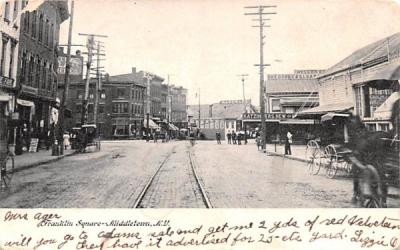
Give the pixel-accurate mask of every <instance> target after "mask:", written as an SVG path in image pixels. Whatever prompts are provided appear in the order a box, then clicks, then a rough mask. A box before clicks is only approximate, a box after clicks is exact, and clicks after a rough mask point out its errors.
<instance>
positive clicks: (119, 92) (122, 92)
mask: <svg viewBox="0 0 400 250" xmlns="http://www.w3.org/2000/svg"><path fill="white" fill-rule="evenodd" d="M124 96H125V89H121V88H118V89H117V98H124Z"/></svg>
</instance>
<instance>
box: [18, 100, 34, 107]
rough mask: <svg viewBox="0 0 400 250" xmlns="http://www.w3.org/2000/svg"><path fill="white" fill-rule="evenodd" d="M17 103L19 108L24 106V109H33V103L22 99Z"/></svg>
mask: <svg viewBox="0 0 400 250" xmlns="http://www.w3.org/2000/svg"><path fill="white" fill-rule="evenodd" d="M17 103H18V104H19V105H21V106H26V107H33V106H35V103H33V102H31V101H27V100H22V99H17Z"/></svg>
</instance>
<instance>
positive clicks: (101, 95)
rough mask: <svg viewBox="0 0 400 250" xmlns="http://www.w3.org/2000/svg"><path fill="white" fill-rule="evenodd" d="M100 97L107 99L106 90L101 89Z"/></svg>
mask: <svg viewBox="0 0 400 250" xmlns="http://www.w3.org/2000/svg"><path fill="white" fill-rule="evenodd" d="M100 98H101V99H106V92H105V91H104V90H102V91H101V93H100Z"/></svg>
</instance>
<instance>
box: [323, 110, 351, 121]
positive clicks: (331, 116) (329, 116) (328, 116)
mask: <svg viewBox="0 0 400 250" xmlns="http://www.w3.org/2000/svg"><path fill="white" fill-rule="evenodd" d="M349 116H350V114H343V113H333V112H329V113H327V114H325V115H323V116H321V122H326V121H331V120H333V119H334V118H335V117H343V118H347V117H349Z"/></svg>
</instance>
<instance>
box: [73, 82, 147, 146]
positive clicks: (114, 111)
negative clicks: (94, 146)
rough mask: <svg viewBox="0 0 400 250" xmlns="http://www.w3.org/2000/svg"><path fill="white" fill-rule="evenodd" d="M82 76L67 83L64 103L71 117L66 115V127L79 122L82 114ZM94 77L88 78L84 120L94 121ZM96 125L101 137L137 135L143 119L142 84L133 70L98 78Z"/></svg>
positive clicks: (138, 135)
mask: <svg viewBox="0 0 400 250" xmlns="http://www.w3.org/2000/svg"><path fill="white" fill-rule="evenodd" d="M84 82H85V81H84V80H81V81H80V82H72V83H71V85H70V90H69V95H68V101H67V106H68V108H69V109H71V111H72V114H73V115H72V118H70V119H67V126H66V128H69V129H71V128H72V127H74V126H79V125H80V122H81V116H82V113H81V112H82V101H83V98H84V93H85V84H84ZM95 86H96V80H95V79H93V80H91V81H90V88H89V98H88V119H87V122H88V123H93V122H94V118H93V117H94V104H95V103H94V101H95ZM101 86H102V87H101V90H99V98H98V100H99V103H98V109H97V111H98V114H97V126H98V130H99V133H100V135H101V136H102V137H103V138H128V137H129V138H140V136H141V134H142V133H141V131H142V128H143V119H144V109H143V107H144V100H145V90H146V88H145V87H144V86H143V85H141V84H139V83H137V82H136V78H135V76H134V75H133V74H123V75H115V76H108V75H106V77H105V78H103V79H102V80H101Z"/></svg>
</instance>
